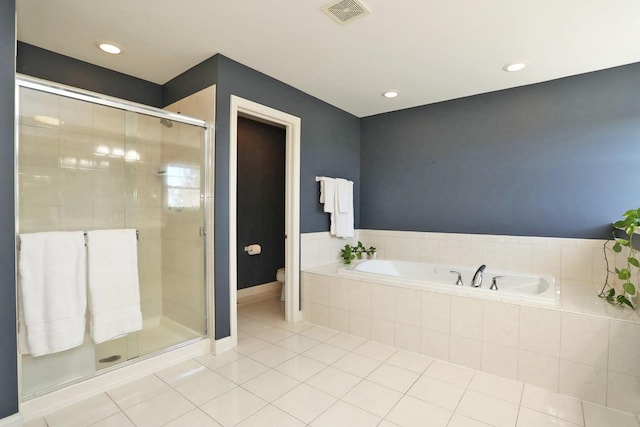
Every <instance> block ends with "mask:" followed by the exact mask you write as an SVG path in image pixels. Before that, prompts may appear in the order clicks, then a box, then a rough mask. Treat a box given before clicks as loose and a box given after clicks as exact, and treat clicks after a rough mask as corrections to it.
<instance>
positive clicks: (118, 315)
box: [87, 230, 142, 344]
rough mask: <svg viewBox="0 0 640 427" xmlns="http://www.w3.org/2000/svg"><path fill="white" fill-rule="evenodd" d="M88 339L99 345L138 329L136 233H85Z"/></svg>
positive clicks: (111, 231) (125, 231) (140, 314)
mask: <svg viewBox="0 0 640 427" xmlns="http://www.w3.org/2000/svg"><path fill="white" fill-rule="evenodd" d="M87 245H88V251H89V313H90V318H91V323H90V324H91V337H92V338H93V340H94V341H95V342H96V343H97V344H99V343H101V342H105V341H108V340H110V339H113V338H117V337H119V336H122V335H125V334H127V333H129V332H133V331H138V330H140V329H142V311H141V310H140V285H139V282H138V249H137V240H136V230H96V231H89V232H88V233H87Z"/></svg>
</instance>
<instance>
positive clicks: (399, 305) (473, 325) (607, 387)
mask: <svg viewBox="0 0 640 427" xmlns="http://www.w3.org/2000/svg"><path fill="white" fill-rule="evenodd" d="M367 244H368V243H367ZM374 245H375V244H374ZM340 266H341V265H340V264H333V265H327V266H322V267H315V268H309V269H307V270H306V271H304V272H303V274H302V309H303V317H304V319H305V320H307V321H310V322H312V323H315V324H318V325H321V326H325V327H330V328H332V329H336V330H339V331H341V332H345V333H349V334H352V335H356V336H359V337H362V338H364V339H368V340H372V341H376V342H379V343H382V344H386V345H389V346H394V347H397V348H400V349H403V350H407V351H412V352H416V353H420V354H423V355H425V356H429V357H433V358H437V359H440V360H444V361H448V362H451V363H455V364H457V365H462V366H465V367H469V368H473V369H477V370H481V371H484V372H487V373H491V374H495V375H500V376H502V377H506V378H509V379H516V380H518V381H523V382H525V383H528V384H532V385H535V386H539V387H543V388H546V389H548V390H551V391H554V392H560V393H564V394H568V395H571V396H575V397H577V398H580V399H583V400H586V401H590V402H595V403H598V404H601V405H607V406H609V407H612V408H615V409H620V410H625V411H630V412H635V413H637V412H640V341H639V340H638V337H640V320H639V318H638V316H637V314H636V313H635V312H633V311H631V310H618V309H615V308H614V307H609V308H608V309H609V312H608V313H607V314H606V315H605V314H604V313H602V314H594V313H591V311H592V307H591V306H590V303H591V301H590V299H588V298H582V296H581V294H580V292H576V293H572V292H568V293H567V294H568V295H567V294H564V295H563V301H562V304H563V306H562V307H561V308H545V307H534V306H527V305H520V304H513V303H504V302H495V301H486V300H481V299H475V298H467V297H460V296H453V295H447V294H441V293H433V292H429V291H420V290H415V289H408V288H402V287H398V286H392V285H383V284H377V283H369V282H361V281H357V280H352V279H348V278H345V277H338V276H337V268H339V267H340ZM580 285H584V284H578V285H576V284H574V283H569V284H567V285H566V286H565V284H564V283H562V284H561V287H562V289H563V292H564V291H565V288H566V287H569V288H571V287H572V286H580ZM595 298H596V302H600V301H599V299H598V298H597V297H595ZM576 307H577V308H578V309H576ZM580 308H582V309H580ZM596 311H597V310H596Z"/></svg>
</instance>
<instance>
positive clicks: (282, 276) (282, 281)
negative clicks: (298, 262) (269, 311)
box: [276, 267, 285, 301]
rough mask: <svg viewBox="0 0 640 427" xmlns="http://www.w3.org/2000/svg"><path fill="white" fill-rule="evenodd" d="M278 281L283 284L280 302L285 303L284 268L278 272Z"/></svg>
mask: <svg viewBox="0 0 640 427" xmlns="http://www.w3.org/2000/svg"><path fill="white" fill-rule="evenodd" d="M276 280H277V281H278V282H280V283H282V292H281V293H280V301H284V284H285V274H284V267H282V268H279V269H278V271H277V272H276Z"/></svg>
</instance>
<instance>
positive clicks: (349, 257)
mask: <svg viewBox="0 0 640 427" xmlns="http://www.w3.org/2000/svg"><path fill="white" fill-rule="evenodd" d="M340 256H341V257H342V259H343V260H344V263H345V264H351V261H353V260H354V259H356V255H355V254H354V253H353V250H352V249H351V245H349V244H346V245H344V248H342V249H341V250H340Z"/></svg>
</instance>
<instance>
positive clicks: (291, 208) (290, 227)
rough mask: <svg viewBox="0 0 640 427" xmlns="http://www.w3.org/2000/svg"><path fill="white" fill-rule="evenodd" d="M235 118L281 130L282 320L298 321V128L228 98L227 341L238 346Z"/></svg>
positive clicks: (287, 118) (284, 117) (290, 120)
mask: <svg viewBox="0 0 640 427" xmlns="http://www.w3.org/2000/svg"><path fill="white" fill-rule="evenodd" d="M238 117H248V118H251V119H252V120H256V121H258V122H262V123H267V124H272V125H274V126H278V127H281V128H284V129H285V146H286V148H285V151H286V155H285V272H286V276H285V283H286V285H285V292H284V294H285V320H286V321H288V322H291V323H294V322H297V321H299V320H300V319H301V313H300V126H301V120H300V118H299V117H295V116H292V115H290V114H287V113H284V112H282V111H278V110H275V109H273V108H270V107H267V106H264V105H261V104H258V103H256V102H253V101H249V100H247V99H244V98H240V97H238V96H233V95H232V96H231V110H230V124H229V125H230V129H229V130H230V132H229V315H230V320H231V322H230V323H231V328H230V329H231V330H230V337H229V338H230V340H229V341H228V342H227V345H225V346H224V347H227V346H229V347H230V348H233V347H235V346H236V345H237V342H238V320H237V306H236V301H237V287H238V270H237V265H238V264H237V248H238V242H237V206H238V204H237V203H238V201H237V183H238V168H237V165H238V163H237V162H238Z"/></svg>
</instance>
